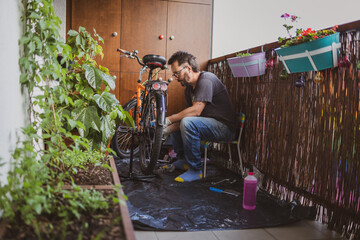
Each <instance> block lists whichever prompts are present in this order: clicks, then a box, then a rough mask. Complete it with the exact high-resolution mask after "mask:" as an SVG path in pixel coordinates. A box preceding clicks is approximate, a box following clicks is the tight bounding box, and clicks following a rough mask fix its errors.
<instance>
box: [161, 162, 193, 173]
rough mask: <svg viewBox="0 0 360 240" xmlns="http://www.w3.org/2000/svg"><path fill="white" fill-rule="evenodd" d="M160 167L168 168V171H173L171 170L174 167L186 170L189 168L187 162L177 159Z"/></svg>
mask: <svg viewBox="0 0 360 240" xmlns="http://www.w3.org/2000/svg"><path fill="white" fill-rule="evenodd" d="M162 168H163V169H170V170H171V171H169V172H172V171H174V170H173V169H174V168H175V169H180V170H188V169H189V164H188V163H187V162H186V161H185V160H182V159H179V160H176V161H175V162H173V163H171V164H168V165H164V166H163V167H162Z"/></svg>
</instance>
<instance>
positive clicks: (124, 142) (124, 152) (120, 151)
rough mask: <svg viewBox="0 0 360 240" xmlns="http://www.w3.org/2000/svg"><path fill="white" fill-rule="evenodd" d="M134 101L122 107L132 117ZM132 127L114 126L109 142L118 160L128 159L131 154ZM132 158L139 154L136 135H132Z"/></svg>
mask: <svg viewBox="0 0 360 240" xmlns="http://www.w3.org/2000/svg"><path fill="white" fill-rule="evenodd" d="M136 101H137V100H136V99H132V100H130V101H129V102H127V103H126V104H125V105H124V107H123V108H124V110H125V111H128V112H129V114H130V115H131V116H133V113H134V110H135V106H136ZM132 131H133V129H132V127H130V126H126V125H125V124H121V125H118V126H116V131H115V134H114V137H113V138H112V140H111V148H112V149H113V150H114V151H115V152H116V154H117V155H118V157H120V158H130V153H131V136H132ZM134 138H135V139H134V151H133V154H134V157H135V156H137V155H138V154H139V141H138V138H137V136H136V135H134Z"/></svg>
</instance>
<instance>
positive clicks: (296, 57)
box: [275, 33, 341, 73]
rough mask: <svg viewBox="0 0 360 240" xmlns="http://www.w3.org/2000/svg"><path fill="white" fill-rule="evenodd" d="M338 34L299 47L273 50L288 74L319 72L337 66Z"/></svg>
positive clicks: (339, 44) (339, 45)
mask: <svg viewBox="0 0 360 240" xmlns="http://www.w3.org/2000/svg"><path fill="white" fill-rule="evenodd" d="M339 35H340V34H339V33H335V34H332V35H329V36H327V37H324V38H319V39H317V40H314V41H311V42H306V43H301V44H299V45H295V46H291V47H286V48H277V49H275V51H276V53H277V55H278V57H279V59H280V61H281V62H282V64H283V65H284V67H285V69H286V71H287V72H288V73H297V72H308V71H319V70H324V69H327V68H332V67H337V66H338V57H339V48H340V47H341V43H339Z"/></svg>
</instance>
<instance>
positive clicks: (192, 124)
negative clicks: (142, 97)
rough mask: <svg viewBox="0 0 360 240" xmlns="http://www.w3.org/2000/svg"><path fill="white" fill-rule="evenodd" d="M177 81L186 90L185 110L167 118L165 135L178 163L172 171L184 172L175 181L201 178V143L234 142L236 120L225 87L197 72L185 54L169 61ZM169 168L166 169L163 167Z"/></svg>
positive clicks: (195, 64)
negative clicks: (175, 169) (168, 137)
mask: <svg viewBox="0 0 360 240" xmlns="http://www.w3.org/2000/svg"><path fill="white" fill-rule="evenodd" d="M168 65H171V71H172V72H173V76H174V77H175V79H177V81H179V82H180V83H181V85H182V86H184V87H185V101H186V109H184V110H183V111H181V112H179V113H177V114H173V115H171V116H169V117H167V118H166V125H165V128H164V135H168V134H170V133H171V135H170V140H171V143H172V144H173V148H174V151H175V152H176V153H177V156H178V160H177V161H175V162H174V163H173V165H174V166H175V168H177V169H182V170H187V171H186V172H185V173H183V174H181V175H180V176H178V177H177V178H175V181H178V182H191V181H195V180H199V179H201V178H202V162H201V150H200V140H208V141H229V140H233V138H234V135H235V130H236V121H235V119H236V117H235V111H234V108H233V105H232V104H231V100H230V97H229V94H228V92H227V91H226V89H225V86H224V85H223V84H222V83H221V81H220V80H219V79H218V78H217V77H216V76H215V75H214V74H213V73H210V72H200V67H199V64H198V63H197V61H196V58H195V57H194V56H193V55H192V54H190V53H187V52H183V51H178V52H176V53H174V54H173V55H172V56H171V57H170V59H169V61H168ZM165 167H168V166H165Z"/></svg>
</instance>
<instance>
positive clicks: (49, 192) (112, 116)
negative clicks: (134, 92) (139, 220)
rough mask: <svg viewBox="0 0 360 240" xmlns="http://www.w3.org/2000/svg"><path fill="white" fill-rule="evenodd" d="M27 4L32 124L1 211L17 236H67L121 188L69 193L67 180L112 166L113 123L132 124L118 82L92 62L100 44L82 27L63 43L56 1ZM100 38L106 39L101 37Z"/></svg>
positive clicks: (25, 53) (1, 191) (28, 0)
mask: <svg viewBox="0 0 360 240" xmlns="http://www.w3.org/2000/svg"><path fill="white" fill-rule="evenodd" d="M22 3H23V9H24V12H23V16H22V20H23V22H24V33H23V36H22V37H21V39H20V40H19V45H20V46H21V48H22V52H21V58H20V59H19V65H20V70H21V76H20V83H21V84H22V87H23V90H24V92H27V95H28V96H29V109H28V111H29V114H28V115H29V116H30V123H29V124H28V126H26V127H24V128H23V129H22V133H23V136H21V138H19V141H18V144H17V148H16V149H15V151H14V152H13V154H12V158H13V159H12V166H11V171H9V173H8V177H7V183H0V210H1V212H2V217H3V218H6V220H7V222H8V224H10V225H11V226H12V229H13V231H15V232H20V231H23V230H24V229H30V230H29V231H30V232H32V233H33V235H32V236H31V238H34V239H51V238H54V237H55V236H56V237H59V236H63V238H65V236H66V234H67V231H68V229H69V225H70V224H72V221H73V219H79V218H80V219H82V216H85V215H87V214H90V215H91V213H93V212H96V211H102V212H106V209H108V208H109V204H108V201H110V202H111V201H112V202H114V203H115V202H118V201H120V200H119V199H118V198H117V194H118V191H117V190H116V189H115V191H114V193H113V194H110V195H109V196H106V197H104V196H103V195H102V194H101V193H100V192H97V191H90V190H84V189H81V188H80V187H78V186H76V185H75V184H74V183H73V189H72V191H69V190H64V189H63V186H64V180H65V179H69V176H70V175H71V174H72V173H73V172H72V170H73V168H74V167H83V166H84V165H86V164H95V165H96V164H103V166H105V167H108V166H107V163H106V161H104V160H103V159H104V152H105V150H107V151H110V149H106V145H107V143H108V140H109V138H110V137H111V136H112V133H113V131H114V128H115V123H116V122H117V121H127V122H130V123H131V122H132V121H131V117H130V116H129V115H128V113H126V112H124V111H123V110H122V108H121V106H120V105H119V102H118V101H117V100H116V98H115V97H114V95H112V94H111V93H110V92H109V90H110V88H113V87H114V85H115V84H114V77H112V76H110V75H109V71H108V70H107V69H106V68H105V67H102V66H98V65H97V63H96V61H95V60H94V58H95V57H96V56H100V57H101V56H102V48H101V46H100V45H99V44H98V42H97V41H96V40H94V39H93V38H92V37H91V35H90V34H89V33H88V32H86V31H85V29H84V28H80V29H79V32H75V31H70V33H69V34H70V36H69V43H68V44H66V43H65V42H64V41H63V40H61V39H60V35H59V29H60V19H59V18H58V17H57V16H56V15H55V13H54V9H53V0H23V1H22ZM95 37H98V39H99V40H100V41H101V38H100V37H99V36H98V35H97V34H96V32H95ZM59 55H61V56H62V59H61V61H60V62H59V61H58V57H59ZM62 65H64V66H65V67H63V66H62ZM69 69H70V70H69ZM101 87H103V88H104V89H103V90H101ZM37 109H40V110H37ZM69 141H70V142H71V146H70V147H69V144H68V143H69ZM44 146H45V147H44ZM118 187H119V186H117V187H115V188H118ZM104 200H105V201H104ZM49 219H56V222H57V224H56V225H53V224H52V223H51V222H50V221H49ZM86 225H87V224H86V222H84V227H86ZM79 234H80V235H81V234H82V233H79Z"/></svg>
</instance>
